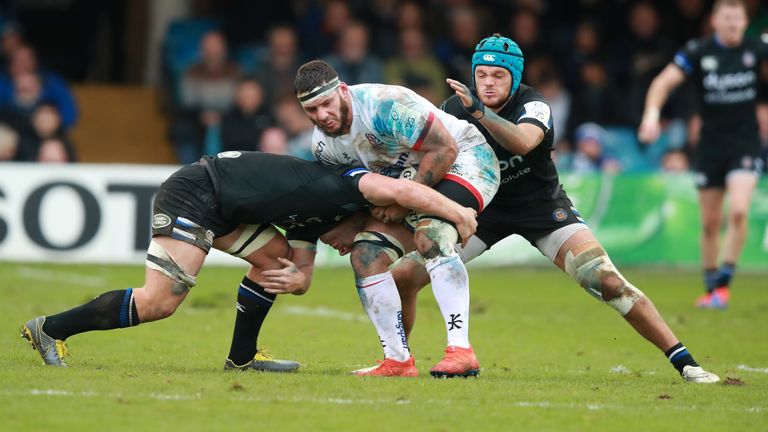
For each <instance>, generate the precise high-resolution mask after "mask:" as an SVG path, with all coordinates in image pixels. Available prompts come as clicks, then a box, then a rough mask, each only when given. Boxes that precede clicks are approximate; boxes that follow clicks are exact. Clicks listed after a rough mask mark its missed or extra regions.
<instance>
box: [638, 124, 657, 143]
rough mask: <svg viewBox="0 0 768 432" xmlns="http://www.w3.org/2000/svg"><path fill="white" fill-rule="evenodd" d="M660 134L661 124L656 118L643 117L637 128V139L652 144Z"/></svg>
mask: <svg viewBox="0 0 768 432" xmlns="http://www.w3.org/2000/svg"><path fill="white" fill-rule="evenodd" d="M659 135H661V125H660V124H659V121H658V120H651V119H645V120H643V121H642V123H640V127H639V128H638V129H637V139H638V140H640V142H641V143H644V144H653V143H655V142H656V140H657V139H659Z"/></svg>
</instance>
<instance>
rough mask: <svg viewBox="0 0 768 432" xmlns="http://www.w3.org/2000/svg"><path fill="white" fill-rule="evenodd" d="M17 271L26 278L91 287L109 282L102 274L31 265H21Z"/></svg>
mask: <svg viewBox="0 0 768 432" xmlns="http://www.w3.org/2000/svg"><path fill="white" fill-rule="evenodd" d="M16 273H17V274H18V275H19V276H21V277H23V278H25V279H32V280H38V281H43V282H57V283H67V284H72V285H85V286H90V287H101V286H104V285H106V283H107V281H106V279H105V278H104V277H101V276H93V275H88V274H82V273H70V272H62V271H55V270H41V269H37V268H31V267H19V268H18V269H17V270H16Z"/></svg>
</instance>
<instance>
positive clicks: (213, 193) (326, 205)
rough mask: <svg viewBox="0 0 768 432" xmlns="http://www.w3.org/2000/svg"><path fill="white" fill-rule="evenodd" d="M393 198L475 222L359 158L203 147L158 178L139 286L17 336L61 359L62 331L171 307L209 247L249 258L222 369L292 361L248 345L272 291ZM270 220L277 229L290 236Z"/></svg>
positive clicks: (281, 289) (298, 281) (140, 317)
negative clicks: (331, 162) (353, 219)
mask: <svg viewBox="0 0 768 432" xmlns="http://www.w3.org/2000/svg"><path fill="white" fill-rule="evenodd" d="M393 203H398V204H400V205H402V206H404V207H406V208H411V209H414V210H418V211H420V212H424V213H430V214H436V215H438V216H440V217H443V218H445V219H446V220H449V221H451V222H452V223H454V224H455V226H456V228H457V230H458V231H459V234H460V236H461V237H462V238H463V239H466V238H468V237H469V235H471V234H472V233H473V232H474V229H475V227H476V221H475V219H474V218H475V215H476V213H475V210H473V209H470V208H465V207H462V206H460V205H459V204H457V203H455V202H454V201H451V200H449V199H448V198H446V197H444V196H443V195H441V194H439V193H438V192H436V191H434V190H433V189H431V188H429V187H427V186H424V185H420V184H417V183H415V182H411V181H408V180H398V179H392V178H389V177H384V176H381V175H379V174H374V173H371V172H369V171H367V170H366V169H364V168H349V167H347V168H343V169H339V170H336V171H334V170H331V169H329V168H327V167H323V166H322V165H320V164H318V163H313V162H307V161H303V160H300V159H297V158H293V157H290V156H280V155H273V154H268V153H261V152H224V153H220V154H219V155H218V156H216V157H210V156H206V157H203V158H202V159H201V160H200V161H199V162H197V163H194V164H191V165H187V166H184V167H182V168H181V169H179V170H178V171H176V172H175V173H174V174H172V175H171V176H170V177H169V178H168V179H167V180H166V181H165V182H163V184H162V185H161V186H160V189H159V191H158V193H157V196H156V198H155V203H154V209H153V217H152V235H153V237H152V241H151V243H150V246H149V248H148V251H147V261H146V272H145V279H144V285H143V286H141V287H139V288H135V289H131V288H128V289H123V290H115V291H109V292H105V293H103V294H101V295H99V296H98V297H96V298H95V299H93V300H92V301H90V302H88V303H86V304H83V305H81V306H79V307H76V308H74V309H70V310H67V311H64V312H62V313H59V314H55V315H47V316H40V317H36V318H33V319H31V320H30V321H28V322H27V323H26V324H25V325H24V326H23V327H22V336H24V337H25V338H27V339H28V340H29V341H30V343H31V344H32V346H33V348H35V349H36V350H37V351H38V353H39V354H40V355H41V357H42V358H43V361H44V362H45V364H48V365H53V366H66V364H65V362H64V357H65V355H66V353H67V349H66V344H65V340H66V339H67V338H68V337H70V336H73V335H76V334H79V333H83V332H87V331H92V330H109V329H115V328H124V327H132V326H136V325H138V324H139V323H146V322H150V321H156V320H159V319H163V318H166V317H168V316H170V315H171V314H173V313H174V311H175V310H176V308H177V307H178V306H179V305H180V304H181V302H182V301H183V300H184V298H185V297H186V296H187V294H188V293H189V290H190V288H192V287H193V286H195V283H196V277H197V274H198V272H199V271H200V268H201V267H202V265H203V262H204V261H205V257H206V255H207V254H208V251H209V250H210V248H211V247H214V248H216V249H219V250H222V251H224V252H227V253H229V254H231V255H233V256H237V257H240V258H243V259H244V260H245V261H247V262H248V263H249V264H250V265H251V267H250V269H249V270H248V273H247V274H246V276H245V277H244V278H243V281H242V283H241V284H240V286H239V290H238V297H237V318H236V321H235V330H234V335H233V342H232V347H231V349H230V354H229V356H228V358H227V360H226V362H225V369H242V370H245V369H258V370H273V371H287V370H295V369H297V368H298V363H296V362H290V361H276V360H271V359H270V358H268V357H264V356H263V355H260V354H259V352H258V350H257V346H256V341H257V337H258V333H259V329H260V327H261V324H262V322H263V321H264V318H265V317H266V315H267V312H268V311H269V308H270V307H271V305H272V302H273V301H274V300H275V297H276V294H287V293H291V294H303V293H305V292H306V291H307V289H308V288H309V284H310V280H311V277H312V270H313V267H314V257H315V243H316V241H317V239H318V237H320V238H323V240H324V241H328V242H329V243H334V242H336V241H337V240H336V239H335V238H334V236H335V234H334V229H333V228H334V227H335V226H336V225H338V223H339V222H340V221H341V220H342V219H343V218H345V217H346V216H349V215H352V214H353V213H355V212H358V211H359V210H362V209H365V208H366V207H367V206H369V205H372V204H375V205H389V204H393ZM363 223H364V220H361V222H360V226H361V227H362V225H363ZM275 226H278V227H281V228H284V229H285V230H286V237H287V238H288V239H289V240H290V244H289V240H287V239H286V237H284V236H283V235H282V234H280V232H279V231H277V229H276V228H275ZM338 241H340V240H338ZM350 241H351V240H350ZM291 246H293V247H291ZM273 286H274V287H273Z"/></svg>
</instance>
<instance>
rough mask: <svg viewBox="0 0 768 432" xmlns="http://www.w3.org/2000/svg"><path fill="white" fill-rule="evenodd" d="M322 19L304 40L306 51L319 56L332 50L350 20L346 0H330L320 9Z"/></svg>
mask: <svg viewBox="0 0 768 432" xmlns="http://www.w3.org/2000/svg"><path fill="white" fill-rule="evenodd" d="M322 13H323V16H322V20H321V21H320V22H319V26H318V27H317V28H316V29H315V30H314V31H313V32H312V35H311V37H310V38H308V39H307V40H306V41H305V44H304V46H305V47H308V48H307V51H306V53H307V54H309V55H310V56H312V57H321V56H323V55H325V54H328V53H329V52H331V51H333V49H334V47H335V46H337V42H338V39H339V36H340V35H341V32H342V31H344V28H346V27H347V26H348V25H349V23H350V22H352V13H351V12H350V10H349V5H348V4H347V1H346V0H330V1H328V2H327V3H326V4H325V7H323V9H322Z"/></svg>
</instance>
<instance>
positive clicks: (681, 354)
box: [664, 342, 699, 375]
mask: <svg viewBox="0 0 768 432" xmlns="http://www.w3.org/2000/svg"><path fill="white" fill-rule="evenodd" d="M664 355H665V356H667V358H668V359H669V361H670V362H671V363H672V366H674V367H675V369H677V371H678V372H680V374H681V375H682V374H683V367H685V366H698V365H699V364H698V363H696V360H694V359H693V356H692V355H691V354H690V353H689V352H688V349H687V348H685V345H683V344H682V343H681V342H678V343H677V345H675V346H673V347H672V348H670V349H668V350H666V351H665V352H664Z"/></svg>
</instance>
